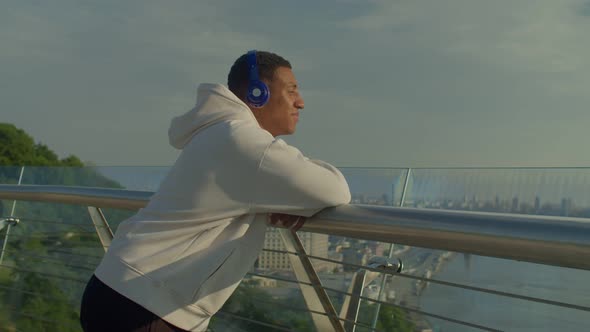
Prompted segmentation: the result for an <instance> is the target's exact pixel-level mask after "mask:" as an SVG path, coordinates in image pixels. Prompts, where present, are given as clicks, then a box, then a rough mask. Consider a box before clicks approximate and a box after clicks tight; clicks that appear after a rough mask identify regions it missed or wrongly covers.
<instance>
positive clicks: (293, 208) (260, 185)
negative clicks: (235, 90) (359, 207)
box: [251, 139, 350, 217]
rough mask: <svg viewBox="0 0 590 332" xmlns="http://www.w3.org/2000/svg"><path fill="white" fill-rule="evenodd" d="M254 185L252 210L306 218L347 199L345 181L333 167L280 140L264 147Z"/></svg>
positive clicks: (348, 199) (347, 190) (343, 202)
mask: <svg viewBox="0 0 590 332" xmlns="http://www.w3.org/2000/svg"><path fill="white" fill-rule="evenodd" d="M254 185H255V187H256V188H255V194H254V198H253V202H252V205H251V211H252V212H254V213H288V214H295V215H301V216H306V217H309V216H311V215H313V214H315V213H317V212H319V211H321V210H322V209H324V208H327V207H330V206H336V205H341V204H347V203H349V202H350V190H349V189H348V183H346V179H344V176H343V175H342V173H340V171H339V170H338V169H337V168H336V167H334V166H332V165H330V164H328V163H326V162H323V161H320V160H311V159H309V158H307V157H305V156H303V154H302V153H301V152H300V151H299V150H297V149H296V148H294V147H292V146H290V145H288V144H286V143H285V142H284V141H283V140H280V139H277V140H275V141H273V142H272V143H271V144H270V145H269V147H268V148H267V149H266V152H265V154H264V156H263V157H262V160H261V162H260V166H259V168H258V172H257V175H256V181H255V184H254Z"/></svg>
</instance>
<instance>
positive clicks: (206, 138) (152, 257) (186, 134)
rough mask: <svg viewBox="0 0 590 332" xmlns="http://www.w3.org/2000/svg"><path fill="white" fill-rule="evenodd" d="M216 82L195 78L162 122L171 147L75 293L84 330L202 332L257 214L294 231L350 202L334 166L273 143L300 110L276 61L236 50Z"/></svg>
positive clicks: (252, 248) (235, 271)
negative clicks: (224, 78) (139, 202)
mask: <svg viewBox="0 0 590 332" xmlns="http://www.w3.org/2000/svg"><path fill="white" fill-rule="evenodd" d="M228 86H229V89H228V88H226V87H224V86H223V85H218V84H202V85H200V86H199V88H198V92H197V104H196V106H195V107H194V108H193V109H192V110H190V111H189V112H187V113H186V114H184V115H182V116H179V117H177V118H175V119H173V120H172V124H171V126H170V129H169V132H168V133H169V137H170V143H171V144H172V145H173V146H174V147H176V148H178V149H181V150H182V152H181V154H180V156H179V158H178V160H177V161H176V163H175V164H174V166H173V167H172V169H171V170H170V173H169V174H168V176H167V177H166V178H165V179H164V181H163V182H162V184H161V185H160V188H159V189H158V191H157V192H156V193H155V194H154V196H153V197H152V198H151V200H150V202H149V203H148V205H147V206H146V207H145V208H144V209H141V210H140V211H139V212H138V213H137V214H136V215H135V216H133V217H131V218H130V219H128V220H126V221H125V222H123V223H122V224H121V225H120V226H119V228H118V229H117V232H116V234H115V238H114V239H113V242H112V243H111V246H110V248H109V250H108V252H107V253H106V254H105V256H104V258H103V260H102V262H101V263H100V265H99V266H98V268H97V270H96V271H95V275H94V276H93V277H92V279H91V280H90V282H89V283H88V285H87V287H86V291H85V293H84V296H83V300H82V309H81V322H82V326H83V328H84V331H86V332H91V331H109V330H110V331H205V330H206V329H207V325H208V324H209V320H210V318H211V316H213V315H214V314H215V313H216V312H217V311H218V310H219V309H220V308H221V306H222V305H223V304H224V302H225V301H226V300H227V299H228V298H229V297H230V295H231V294H232V292H233V291H234V289H235V288H236V287H237V286H238V284H239V283H240V281H241V280H242V278H243V277H244V275H245V274H246V272H247V271H248V270H249V269H250V268H251V267H252V265H253V264H254V261H255V260H256V258H257V256H258V254H259V251H260V249H261V248H262V246H263V243H264V235H265V231H266V227H267V221H268V220H269V219H270V221H271V223H273V224H275V223H277V222H278V221H280V222H281V223H282V224H283V226H287V227H290V228H291V229H293V230H297V229H298V228H299V227H301V225H302V223H303V221H304V220H305V217H309V216H312V215H313V214H315V213H317V212H319V211H320V210H322V209H324V208H326V207H330V206H335V205H339V204H346V203H348V202H349V201H350V192H349V189H348V185H347V183H346V180H345V179H344V177H343V176H342V174H341V173H340V172H339V171H338V170H337V169H336V168H335V167H333V166H331V165H329V164H327V163H325V162H322V161H319V160H310V159H308V158H306V157H305V156H303V155H302V154H301V152H299V150H297V149H296V148H294V147H292V146H289V145H288V144H286V143H285V142H284V141H283V140H281V139H278V138H276V137H277V136H280V135H289V134H293V133H294V132H295V129H296V127H297V123H298V121H299V111H300V110H301V109H303V107H304V103H303V99H302V98H301V95H300V94H299V90H298V85H297V81H296V79H295V76H294V75H293V72H292V71H291V65H290V63H289V62H288V61H286V60H285V59H283V58H282V57H280V56H278V55H276V54H273V53H268V52H254V51H251V52H248V53H247V54H245V55H242V56H241V57H240V58H238V59H237V60H236V62H235V63H234V65H233V66H232V68H231V70H230V73H229V76H228ZM269 216H270V218H269Z"/></svg>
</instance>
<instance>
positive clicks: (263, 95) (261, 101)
mask: <svg viewBox="0 0 590 332" xmlns="http://www.w3.org/2000/svg"><path fill="white" fill-rule="evenodd" d="M246 59H247V61H248V72H249V76H248V93H247V94H246V101H247V102H248V104H250V105H251V106H253V107H256V108H260V107H262V106H264V105H265V104H266V103H267V102H268V99H269V98H270V91H269V90H268V86H266V84H264V82H262V81H261V80H260V79H259V78H258V65H257V64H256V50H252V51H248V54H247V55H246Z"/></svg>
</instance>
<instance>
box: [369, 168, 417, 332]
mask: <svg viewBox="0 0 590 332" xmlns="http://www.w3.org/2000/svg"><path fill="white" fill-rule="evenodd" d="M411 174H412V169H411V168H408V170H407V171H406V179H405V180H404V189H403V190H402V197H400V200H399V206H400V207H404V203H405V201H406V192H407V190H408V183H409V182H410V176H411ZM391 256H393V243H391V244H390V245H389V254H388V255H387V258H391ZM386 281H387V274H385V273H384V274H383V275H382V276H381V287H379V295H378V296H377V300H381V296H382V295H383V288H384V287H385V282H386ZM379 311H381V303H377V306H376V307H375V315H374V316H373V322H372V323H371V327H372V328H373V329H374V328H375V327H377V321H379Z"/></svg>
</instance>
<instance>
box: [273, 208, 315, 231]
mask: <svg viewBox="0 0 590 332" xmlns="http://www.w3.org/2000/svg"><path fill="white" fill-rule="evenodd" d="M268 217H269V220H270V224H271V225H273V226H282V227H285V228H288V229H290V230H292V231H293V232H297V231H298V230H299V229H300V228H301V226H303V224H304V223H305V221H306V220H307V218H306V217H302V216H295V215H292V214H283V213H271V214H269V215H268Z"/></svg>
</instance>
